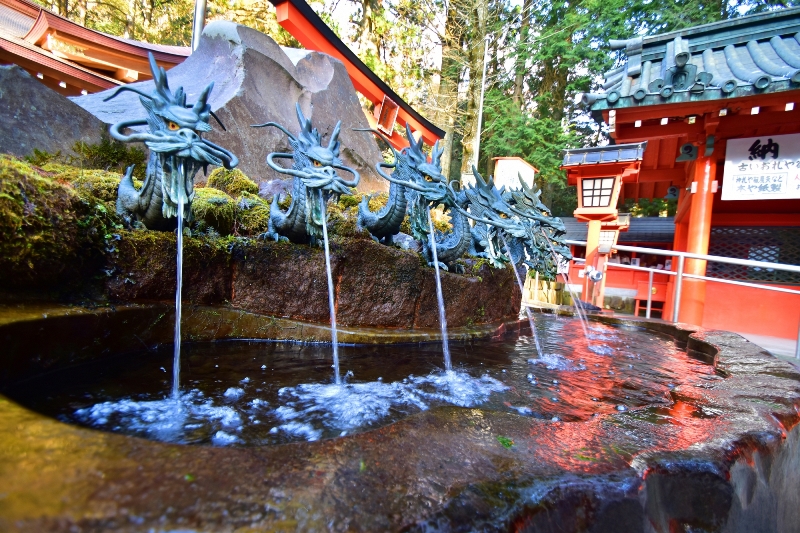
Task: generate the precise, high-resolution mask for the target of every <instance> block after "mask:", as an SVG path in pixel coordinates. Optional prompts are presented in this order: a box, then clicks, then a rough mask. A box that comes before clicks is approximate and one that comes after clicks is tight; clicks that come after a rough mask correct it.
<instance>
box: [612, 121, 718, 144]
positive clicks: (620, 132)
mask: <svg viewBox="0 0 800 533" xmlns="http://www.w3.org/2000/svg"><path fill="white" fill-rule="evenodd" d="M665 116H666V115H665ZM650 118H658V117H656V116H653V117H650ZM704 133H705V130H704V128H703V124H701V123H697V122H696V123H694V124H688V123H686V122H683V121H680V122H678V121H671V122H670V123H669V124H665V125H664V126H661V125H658V126H642V127H640V128H636V127H634V126H633V125H632V124H620V123H619V122H617V131H616V133H615V134H614V135H613V137H614V139H616V140H617V142H618V143H620V144H622V143H633V142H641V141H647V140H650V139H667V138H670V137H698V136H700V135H703V134H704Z"/></svg>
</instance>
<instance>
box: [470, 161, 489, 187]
mask: <svg viewBox="0 0 800 533" xmlns="http://www.w3.org/2000/svg"><path fill="white" fill-rule="evenodd" d="M472 175H473V176H475V184H476V185H478V187H480V188H481V189H486V188H487V185H488V184H487V182H486V181H485V180H484V179H483V176H481V173H480V172H478V169H477V168H475V165H472Z"/></svg>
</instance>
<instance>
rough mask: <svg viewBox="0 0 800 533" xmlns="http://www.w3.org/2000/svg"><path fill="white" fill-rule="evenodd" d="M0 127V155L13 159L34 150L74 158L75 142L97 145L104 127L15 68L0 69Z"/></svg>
mask: <svg viewBox="0 0 800 533" xmlns="http://www.w3.org/2000/svg"><path fill="white" fill-rule="evenodd" d="M0 124H3V131H5V132H7V133H5V134H3V135H0V153H4V154H10V155H14V156H16V157H26V156H28V155H31V153H32V152H33V150H34V148H36V149H38V150H42V151H44V152H49V153H51V154H54V153H56V152H61V154H62V155H76V154H75V153H74V151H73V150H72V148H73V146H74V145H75V142H76V141H83V142H85V143H87V144H97V143H99V142H100V139H101V136H102V135H103V133H104V132H105V131H106V130H107V128H108V127H107V126H106V125H105V124H104V123H103V122H101V121H100V120H98V119H97V118H95V117H94V116H93V115H92V114H91V113H88V112H87V111H85V110H84V109H81V108H80V107H78V106H76V105H74V104H73V103H72V102H70V101H69V100H68V99H67V98H66V97H64V96H62V95H60V94H58V93H57V92H55V91H54V90H52V89H50V88H49V87H46V86H45V85H44V84H43V83H41V82H39V80H37V79H36V78H34V77H33V76H31V75H30V74H28V73H27V72H26V71H25V70H24V69H22V68H20V67H18V66H16V65H10V66H0ZM11 132H13V134H12V133H11Z"/></svg>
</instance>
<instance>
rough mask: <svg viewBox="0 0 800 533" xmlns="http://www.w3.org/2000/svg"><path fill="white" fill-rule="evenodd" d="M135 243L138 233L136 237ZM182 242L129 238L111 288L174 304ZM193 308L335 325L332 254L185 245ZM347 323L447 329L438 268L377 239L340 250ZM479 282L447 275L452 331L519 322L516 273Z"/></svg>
mask: <svg viewBox="0 0 800 533" xmlns="http://www.w3.org/2000/svg"><path fill="white" fill-rule="evenodd" d="M131 236H134V237H133V238H131ZM175 240H176V239H175V235H172V234H166V233H157V232H134V233H123V236H122V238H121V240H120V241H119V243H118V244H117V249H118V252H117V253H116V254H114V255H113V257H112V260H111V264H109V265H108V270H109V271H111V272H113V274H112V275H111V276H110V277H109V278H108V279H107V281H106V283H105V291H106V294H107V295H108V297H109V298H111V299H112V300H114V301H123V302H131V301H137V300H160V301H170V300H172V299H173V298H174V294H175V277H176V276H175ZM184 244H185V248H184V286H183V290H184V292H183V301H184V303H187V304H192V303H194V304H229V305H231V306H233V307H235V308H238V309H243V310H246V311H252V312H256V313H261V314H266V315H271V316H275V317H281V318H291V319H297V320H307V321H311V322H319V323H325V322H327V321H328V320H330V314H329V311H328V292H327V291H328V288H327V276H326V272H325V256H324V254H323V251H322V250H321V249H319V248H314V247H311V246H303V245H295V244H290V243H275V242H255V241H249V242H246V243H243V244H242V243H239V244H236V245H234V246H233V247H232V248H231V250H230V252H228V251H227V250H226V249H224V248H213V247H209V246H208V245H204V244H203V243H202V241H195V240H193V239H186V240H185V241H184ZM331 254H332V257H331V269H332V274H333V280H334V286H335V294H336V302H337V321H338V323H339V324H341V325H342V326H368V327H388V328H404V329H411V328H431V329H435V328H438V327H439V315H438V307H437V301H436V286H435V279H434V275H435V273H434V271H433V269H432V268H430V267H428V266H427V265H423V264H422V263H421V261H420V258H419V256H418V255H417V254H416V253H413V252H407V251H403V250H399V249H396V248H389V247H387V246H383V245H381V244H377V243H375V242H373V241H371V240H352V241H351V240H343V241H338V242H337V241H334V242H333V243H332V248H331ZM473 270H474V271H473V272H471V273H470V275H458V274H450V273H442V290H443V292H444V299H445V310H446V311H447V322H448V325H450V326H453V327H461V326H473V325H480V324H488V323H494V322H499V321H501V320H508V319H513V318H516V317H517V315H518V313H519V308H520V291H519V288H518V287H517V285H516V281H515V279H514V273H513V272H512V271H511V270H510V269H501V270H497V269H493V268H491V267H489V266H487V265H483V264H478V265H477V266H476V268H475V269H473Z"/></svg>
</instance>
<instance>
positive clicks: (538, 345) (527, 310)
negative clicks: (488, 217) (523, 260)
mask: <svg viewBox="0 0 800 533" xmlns="http://www.w3.org/2000/svg"><path fill="white" fill-rule="evenodd" d="M499 235H500V238H501V239H502V240H503V244H504V245H505V247H506V253H507V254H508V258H509V259H511V248H509V247H508V241H506V238H505V236H504V235H503V234H502V233H499ZM511 269H512V270H513V271H514V276H515V277H516V278H517V285H519V293H520V294H522V295H524V294H525V285H524V284H523V283H522V278H520V276H519V272H517V265H515V264H514V260H513V259H511ZM523 307H524V308H525V313H526V314H527V315H528V323H529V324H530V325H531V336H533V342H534V344H535V345H536V352H537V353H539V354H540V355H541V354H542V345H541V343H540V342H539V334H538V333H537V332H536V322H535V321H534V319H533V313H531V309H530V307H528V306H527V305H523Z"/></svg>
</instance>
